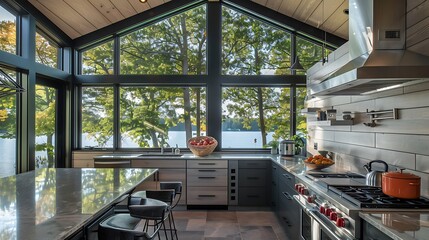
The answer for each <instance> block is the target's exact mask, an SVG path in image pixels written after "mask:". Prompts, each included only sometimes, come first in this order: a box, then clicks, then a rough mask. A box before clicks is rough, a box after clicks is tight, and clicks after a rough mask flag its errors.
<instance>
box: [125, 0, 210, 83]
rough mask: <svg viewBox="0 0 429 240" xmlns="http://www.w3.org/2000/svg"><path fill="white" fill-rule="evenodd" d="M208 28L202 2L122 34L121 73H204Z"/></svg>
mask: <svg viewBox="0 0 429 240" xmlns="http://www.w3.org/2000/svg"><path fill="white" fill-rule="evenodd" d="M206 31H207V29H206V7H205V5H202V6H200V7H196V8H193V9H191V10H188V11H186V12H183V13H180V14H178V15H175V16H172V17H169V18H167V19H165V20H162V21H160V22H157V23H155V24H152V25H149V26H145V27H143V28H141V29H139V30H137V31H134V32H131V33H129V34H127V35H125V36H123V37H121V40H120V45H121V47H120V58H121V63H120V69H121V74H148V75H161V74H163V75H176V74H177V75H201V74H205V73H206V72H207V70H206V68H207V67H206V64H207V57H206V43H207V36H206Z"/></svg>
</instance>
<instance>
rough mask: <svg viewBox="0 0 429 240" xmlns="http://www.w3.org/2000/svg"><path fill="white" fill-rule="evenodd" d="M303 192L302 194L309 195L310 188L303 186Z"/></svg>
mask: <svg viewBox="0 0 429 240" xmlns="http://www.w3.org/2000/svg"><path fill="white" fill-rule="evenodd" d="M301 194H302V195H308V189H307V188H305V187H302V188H301Z"/></svg>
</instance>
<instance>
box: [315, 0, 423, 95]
mask: <svg viewBox="0 0 429 240" xmlns="http://www.w3.org/2000/svg"><path fill="white" fill-rule="evenodd" d="M349 6H350V8H349V41H348V42H347V43H345V44H344V45H343V46H341V47H339V48H338V49H337V50H335V51H334V52H333V53H331V54H330V55H329V56H328V61H327V62H322V61H320V62H319V63H317V64H315V65H314V66H313V67H311V68H310V69H308V71H307V88H308V91H309V93H310V95H316V96H317V95H359V94H365V93H372V92H376V91H377V90H380V89H383V88H388V87H390V88H393V87H394V86H396V87H399V86H401V85H404V84H412V83H416V82H418V81H421V80H420V79H425V78H429V71H428V70H427V69H428V66H429V57H428V56H425V55H421V54H419V53H415V52H412V51H409V50H407V49H406V38H407V34H406V20H407V19H406V17H407V15H406V12H407V1H406V0H397V1H395V2H394V3H393V2H392V1H391V0H365V1H362V0H349Z"/></svg>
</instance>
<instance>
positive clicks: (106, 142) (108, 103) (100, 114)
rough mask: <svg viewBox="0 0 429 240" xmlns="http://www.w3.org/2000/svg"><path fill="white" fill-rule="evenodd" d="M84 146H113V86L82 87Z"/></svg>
mask: <svg viewBox="0 0 429 240" xmlns="http://www.w3.org/2000/svg"><path fill="white" fill-rule="evenodd" d="M81 137H82V139H81V140H82V147H85V148H88V147H90V148H112V147H113V87H82V136H81Z"/></svg>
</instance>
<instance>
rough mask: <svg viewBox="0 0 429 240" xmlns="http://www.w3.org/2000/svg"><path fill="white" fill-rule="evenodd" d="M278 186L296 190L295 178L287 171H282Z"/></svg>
mask: <svg viewBox="0 0 429 240" xmlns="http://www.w3.org/2000/svg"><path fill="white" fill-rule="evenodd" d="M278 184H279V186H282V185H287V186H289V187H290V188H292V189H293V188H295V176H294V175H292V174H291V173H288V172H286V171H280V172H279V180H278Z"/></svg>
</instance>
